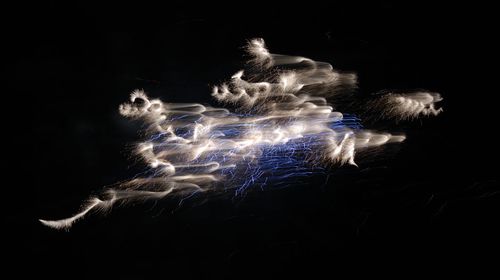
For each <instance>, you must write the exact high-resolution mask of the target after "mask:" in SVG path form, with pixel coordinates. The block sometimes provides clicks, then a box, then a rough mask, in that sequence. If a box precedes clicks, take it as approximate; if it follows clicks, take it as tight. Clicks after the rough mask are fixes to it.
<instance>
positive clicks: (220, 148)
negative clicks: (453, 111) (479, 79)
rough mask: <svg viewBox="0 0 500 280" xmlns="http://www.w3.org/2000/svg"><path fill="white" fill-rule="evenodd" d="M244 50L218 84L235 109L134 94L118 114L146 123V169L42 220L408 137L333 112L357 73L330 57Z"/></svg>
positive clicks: (391, 104) (336, 159)
mask: <svg viewBox="0 0 500 280" xmlns="http://www.w3.org/2000/svg"><path fill="white" fill-rule="evenodd" d="M246 49H247V51H248V53H249V54H250V55H251V59H250V61H249V63H250V64H251V66H252V67H251V69H250V70H249V71H243V70H241V71H238V72H237V73H235V74H234V75H233V76H232V77H231V79H230V80H229V81H228V82H227V83H224V84H222V85H220V86H214V87H213V88H212V96H213V97H214V98H215V100H217V101H219V102H221V103H223V104H231V105H234V106H235V107H236V111H235V112H231V111H229V110H228V109H225V108H215V107H210V106H205V105H201V104H196V103H165V102H163V101H161V100H159V99H149V97H148V96H147V95H146V94H145V93H144V91H142V90H135V91H133V92H132V93H131V95H130V102H129V103H125V104H122V105H120V106H119V112H120V114H121V115H123V116H125V117H128V118H131V119H137V120H141V121H142V122H144V124H145V125H146V127H147V129H146V131H145V134H146V139H145V140H144V141H143V142H142V143H139V144H138V145H137V147H136V149H135V153H136V154H137V155H138V156H139V157H140V158H141V159H142V160H143V161H144V162H145V163H146V164H148V165H149V166H150V168H151V170H150V172H149V173H148V174H147V176H144V177H139V178H134V179H132V180H129V181H126V182H124V183H121V184H120V185H119V186H118V187H116V188H110V189H107V190H106V191H104V192H103V193H104V194H105V196H103V197H106V198H90V199H89V200H88V201H87V202H86V203H85V204H84V205H83V206H82V210H81V211H80V212H78V213H77V214H75V215H74V216H72V217H70V218H67V219H61V220H55V221H49V220H40V222H42V223H43V224H44V225H46V226H49V227H52V228H56V229H67V228H70V227H71V226H72V225H73V223H74V222H76V221H77V220H79V219H81V218H83V217H84V216H85V215H87V214H88V213H89V212H90V211H94V210H103V209H108V208H110V207H111V206H112V205H113V204H114V203H115V202H117V201H121V202H125V201H131V200H134V199H147V198H151V199H159V198H163V197H165V196H168V195H173V194H174V193H177V194H185V193H188V194H192V193H193V192H198V191H209V190H210V191H217V190H221V189H224V190H226V189H228V188H233V189H235V195H240V194H242V193H244V192H245V191H246V190H247V189H248V188H249V187H250V186H252V185H261V186H263V185H273V184H281V183H282V182H283V181H285V180H286V179H289V178H292V177H295V176H309V175H310V174H313V173H314V172H320V171H318V170H321V169H318V168H319V167H316V166H320V165H321V164H323V165H324V166H329V165H332V164H335V165H344V164H348V165H353V166H357V164H356V162H355V155H356V154H357V153H360V152H363V150H364V149H366V148H374V147H379V146H381V145H385V144H388V143H394V142H401V141H404V140H405V136H404V135H391V134H389V133H386V132H374V131H369V130H365V129H363V128H362V125H361V123H360V120H359V119H358V118H357V117H356V116H353V115H350V114H343V113H341V112H336V111H334V108H336V104H335V102H334V101H335V100H337V97H339V96H341V95H342V94H343V92H345V91H348V92H352V91H353V90H354V89H356V87H357V77H356V75H355V74H352V73H341V72H338V71H336V70H335V69H333V67H332V66H331V65H330V64H328V63H325V62H318V61H314V60H311V59H308V58H304V57H299V56H286V55H278V54H272V53H270V52H269V51H268V50H267V48H266V47H265V43H264V40H262V39H255V40H251V41H249V43H248V45H247V48H246ZM282 65H286V66H287V67H286V69H290V70H286V71H285V70H279V71H278V68H276V66H282ZM252 71H253V72H252ZM255 71H257V73H254V72H255ZM341 97H343V98H345V97H346V95H342V96H341ZM332 100H333V101H332ZM441 100H442V97H441V96H440V95H439V94H438V93H431V92H423V91H421V92H415V93H408V94H401V93H397V94H396V93H387V94H384V95H379V96H377V97H375V98H373V99H372V100H369V101H368V102H367V103H366V104H365V107H364V108H365V109H366V110H365V111H367V112H373V114H374V115H376V116H378V118H388V119H395V120H398V121H399V120H405V119H413V118H416V117H420V116H430V115H438V114H439V113H441V112H442V109H441V108H440V109H436V108H435V104H436V103H437V102H439V101H441Z"/></svg>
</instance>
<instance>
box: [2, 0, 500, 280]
mask: <svg viewBox="0 0 500 280" xmlns="http://www.w3.org/2000/svg"><path fill="white" fill-rule="evenodd" d="M478 6H479V5H478ZM4 13H5V14H6V15H5V17H4V18H3V21H4V23H3V26H4V29H5V32H4V38H5V39H6V40H4V45H5V47H7V49H8V51H6V52H5V54H7V59H6V61H7V62H8V64H7V66H8V67H7V68H8V71H7V72H8V76H7V75H6V76H4V77H9V78H8V79H7V81H6V82H7V83H8V85H9V90H8V92H6V94H5V95H6V98H8V101H6V102H5V103H4V106H3V109H4V110H3V111H4V113H7V114H6V115H7V116H6V117H5V130H10V128H11V127H14V128H13V129H12V130H11V131H15V132H12V133H5V135H8V137H7V138H9V140H10V141H12V142H13V144H6V146H5V147H4V149H5V152H6V153H15V156H16V159H14V160H12V161H9V162H8V165H9V167H11V168H12V167H13V168H12V169H14V170H13V171H12V172H9V175H10V176H8V177H9V178H11V177H12V178H13V180H12V181H11V182H9V180H7V179H6V180H5V182H6V183H5V186H6V189H9V190H11V191H13V194H12V195H11V194H10V192H9V193H8V194H6V195H5V205H6V206H7V207H8V210H7V212H6V213H8V215H7V218H6V219H7V225H8V228H9V232H12V234H10V235H8V237H7V238H6V239H5V240H6V241H7V243H8V246H7V248H8V249H9V250H8V252H9V254H8V256H9V260H10V262H9V263H8V264H9V267H10V268H16V269H17V272H28V273H36V274H38V275H40V276H41V275H44V276H45V275H52V276H59V277H62V278H66V277H67V278H79V277H82V278H95V277H99V276H101V277H107V276H109V277H113V278H120V279H142V278H149V277H150V276H158V277H161V278H207V277H208V278H231V279H234V278H242V277H243V278H246V277H259V278H261V277H266V276H277V277H284V276H296V275H304V276H308V277H311V278H317V277H315V276H311V275H312V274H317V275H321V274H324V273H327V274H325V275H327V277H336V274H337V273H339V272H340V271H346V270H347V271H348V272H350V273H358V272H368V273H371V272H372V271H382V272H394V271H397V270H398V269H400V268H403V269H404V273H405V274H404V275H407V274H413V273H416V272H425V273H426V274H428V273H430V272H431V271H433V270H434V269H436V268H439V269H440V270H441V271H442V272H445V273H450V272H451V271H455V272H456V271H459V272H461V271H463V270H472V271H488V270H489V269H494V265H495V263H496V264H497V265H498V254H499V253H498V252H499V249H500V246H499V245H500V244H499V241H498V240H499V238H498V237H499V236H500V229H499V226H498V223H499V214H500V211H499V210H500V204H499V203H500V201H499V195H498V192H499V188H498V175H497V169H498V168H497V148H496V147H495V146H496V145H497V141H495V136H494V131H495V129H497V126H496V125H495V121H496V115H497V114H496V108H495V106H496V95H497V92H496V88H495V87H492V86H490V84H491V82H495V80H494V79H493V80H492V79H491V77H492V76H493V75H490V74H488V73H494V71H493V70H489V68H488V66H491V65H493V62H492V61H493V56H491V55H490V52H489V50H491V49H494V47H493V45H492V43H491V42H492V41H494V36H495V33H493V32H492V29H493V18H492V15H491V14H490V13H488V12H487V9H486V8H482V7H471V6H469V5H467V6H466V5H463V6H457V5H456V4H442V5H436V4H433V3H423V2H417V3H413V4H404V5H403V4H397V3H390V2H376V3H372V4H363V3H357V2H337V1H334V2H332V1H324V3H314V2H311V1H304V2H297V3H292V1H290V2H289V3H286V2H285V3H273V4H271V3H269V2H251V1H233V2H229V3H226V4H203V5H200V4H197V3H176V2H173V1H168V2H167V1H165V3H161V4H160V3H145V2H142V1H141V3H139V2H137V3H131V4H128V3H116V4H108V5H104V4H90V3H89V2H87V1H76V2H72V4H70V5H69V4H61V3H55V2H46V3H43V4H37V5H31V4H28V3H20V4H19V5H17V6H16V7H12V8H9V9H5V10H4ZM255 37H262V38H264V39H265V40H266V43H267V45H268V47H269V48H270V50H271V51H272V52H273V53H282V54H290V55H301V56H305V57H310V58H313V59H315V60H320V61H327V62H330V63H331V64H332V65H333V66H334V68H336V69H340V70H344V71H354V72H357V73H358V76H359V81H360V93H359V94H369V93H372V92H376V91H379V90H382V89H400V90H409V89H416V88H425V89H428V90H431V91H435V92H440V93H441V94H442V96H443V97H444V99H445V100H444V101H443V102H442V103H441V106H442V107H444V113H443V114H441V115H440V116H438V117H435V118H424V119H423V120H418V121H414V122H404V123H400V124H398V125H394V126H393V127H392V128H387V129H390V130H391V131H406V133H407V136H408V140H407V141H406V142H405V143H404V144H402V145H401V147H400V149H399V151H398V152H397V153H396V154H391V155H390V156H387V157H381V159H380V160H377V161H369V162H366V163H363V162H358V163H359V165H360V168H359V169H355V168H349V167H347V168H341V169H338V170H333V171H332V173H331V174H330V179H329V181H328V183H327V184H324V183H323V181H324V180H322V179H321V178H311V180H310V183H309V184H308V185H304V184H300V185H297V186H294V185H293V184H292V186H290V187H288V188H284V189H277V190H273V189H272V188H271V187H270V188H268V189H266V190H265V191H254V192H251V193H249V194H248V196H247V197H246V198H245V199H243V200H238V201H233V200H231V199H230V198H228V197H218V198H211V199H205V198H207V197H203V196H199V197H197V198H195V199H193V200H192V201H189V202H187V203H186V204H185V205H183V206H181V207H178V206H177V204H178V200H176V199H175V198H173V199H165V200H164V201H160V202H157V203H149V202H148V203H144V204H142V203H139V204H136V205H130V206H129V207H123V208H115V209H113V211H112V212H111V213H109V214H108V215H106V216H99V215H92V216H89V217H88V218H87V219H85V220H83V221H81V222H79V223H77V224H76V225H75V226H74V227H73V228H72V229H71V230H70V231H69V232H64V231H54V230H52V229H49V228H46V227H43V226H42V225H41V224H39V223H38V221H37V219H38V218H47V219H50V218H54V219H56V218H62V217H66V216H68V215H71V214H72V213H74V212H75V211H76V210H77V209H78V206H79V205H80V203H81V201H83V200H84V199H85V198H86V197H87V196H88V195H89V194H91V193H93V192H95V191H98V190H99V189H101V188H102V187H103V186H105V185H109V184H112V183H115V182H117V181H121V180H125V179H127V178H130V177H131V176H133V175H134V174H136V172H137V171H139V170H141V168H142V167H141V165H140V164H136V163H134V160H133V159H131V158H130V156H129V151H130V147H131V144H133V143H134V142H135V141H138V140H139V139H140V136H139V135H138V133H137V131H138V129H139V128H140V127H139V125H138V124H134V123H130V122H129V121H127V120H125V119H122V118H121V117H120V116H119V114H118V110H117V109H118V105H119V104H120V103H122V102H124V101H126V99H127V98H128V94H129V92H131V91H132V90H134V89H136V88H144V89H145V90H146V91H147V92H148V93H149V95H150V96H153V97H159V98H161V99H162V100H164V101H171V102H180V101H182V102H199V103H208V102H212V103H214V101H213V100H211V99H210V95H209V93H210V86H211V85H215V84H218V83H220V82H222V81H224V80H226V79H227V78H228V77H230V76H231V75H232V74H233V73H235V72H236V71H238V70H239V69H240V68H241V67H242V66H243V64H242V63H243V61H244V58H243V50H242V46H243V45H244V44H245V42H246V40H248V39H251V38H255ZM490 71H492V72H490ZM10 75H13V77H10ZM10 99H12V100H10ZM380 128H381V129H386V128H384V127H380ZM5 130H4V131H5ZM18 130H21V132H19V133H18V132H17V131H18ZM9 169H10V168H9ZM202 202H203V203H202ZM12 229H13V230H12ZM11 264H12V265H11Z"/></svg>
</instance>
